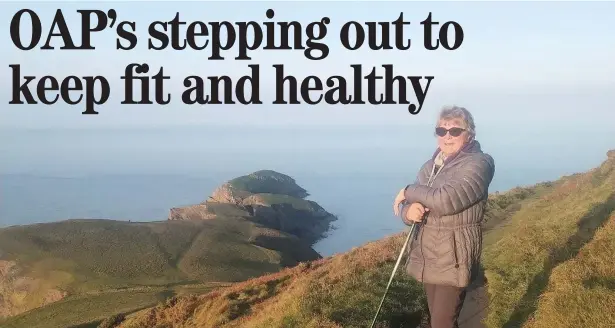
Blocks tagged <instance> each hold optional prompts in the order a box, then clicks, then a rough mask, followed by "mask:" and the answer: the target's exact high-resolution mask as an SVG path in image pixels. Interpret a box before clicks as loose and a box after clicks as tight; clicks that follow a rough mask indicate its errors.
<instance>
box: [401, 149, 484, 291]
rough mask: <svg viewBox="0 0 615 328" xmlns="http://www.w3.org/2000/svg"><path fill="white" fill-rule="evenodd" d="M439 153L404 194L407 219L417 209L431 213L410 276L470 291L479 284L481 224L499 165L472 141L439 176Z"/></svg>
mask: <svg viewBox="0 0 615 328" xmlns="http://www.w3.org/2000/svg"><path fill="white" fill-rule="evenodd" d="M438 153H439V151H438V150H436V152H435V153H434V155H433V157H432V158H431V159H430V160H428V161H427V162H425V164H423V166H422V167H421V169H420V171H419V173H418V176H417V180H416V182H415V183H414V184H410V185H408V186H407V187H406V190H405V197H406V199H405V201H404V205H403V208H402V210H401V217H402V218H405V217H406V212H407V211H408V208H409V207H410V204H412V203H421V204H423V206H425V207H427V208H429V212H428V213H427V214H426V217H425V218H424V219H423V222H422V223H420V224H419V225H418V226H417V228H418V233H417V234H416V237H415V239H414V240H413V241H412V245H411V247H409V254H408V256H409V258H408V262H407V265H406V271H407V273H408V274H410V275H411V276H412V277H414V278H415V279H417V280H418V281H421V282H424V283H430V284H439V285H448V286H455V287H467V286H468V285H469V284H470V283H471V282H472V281H473V280H474V279H475V278H477V273H478V268H479V262H480V256H481V252H482V241H483V240H482V238H483V237H482V228H481V222H482V220H483V213H484V209H485V205H486V201H487V196H488V194H489V191H488V189H489V185H490V184H491V180H492V179H493V176H494V174H495V163H494V160H493V158H492V157H491V156H490V155H489V154H486V153H483V152H482V150H481V146H480V144H479V143H478V141H476V140H473V141H471V142H469V143H467V144H466V145H465V146H464V147H463V148H462V149H461V150H460V151H459V152H458V153H457V154H454V155H451V156H449V157H448V158H447V159H446V160H445V161H444V164H443V165H442V166H441V168H440V169H439V170H438V171H437V172H434V170H433V169H434V163H435V158H436V155H437V154H438ZM434 176H435V178H434ZM430 177H431V178H432V179H433V181H430ZM404 222H406V223H407V224H409V222H408V221H406V220H404Z"/></svg>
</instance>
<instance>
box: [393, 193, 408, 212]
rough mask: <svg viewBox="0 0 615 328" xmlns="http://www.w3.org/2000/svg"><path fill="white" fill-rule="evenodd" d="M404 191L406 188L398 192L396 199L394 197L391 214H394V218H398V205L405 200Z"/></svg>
mask: <svg viewBox="0 0 615 328" xmlns="http://www.w3.org/2000/svg"><path fill="white" fill-rule="evenodd" d="M405 189H406V188H402V189H401V190H400V191H399V194H397V197H395V201H394V202H393V213H395V216H399V204H401V202H403V201H404V200H405V199H406V196H405Z"/></svg>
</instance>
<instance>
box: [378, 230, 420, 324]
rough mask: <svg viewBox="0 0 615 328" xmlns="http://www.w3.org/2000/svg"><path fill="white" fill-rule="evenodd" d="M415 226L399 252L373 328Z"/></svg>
mask: <svg viewBox="0 0 615 328" xmlns="http://www.w3.org/2000/svg"><path fill="white" fill-rule="evenodd" d="M415 226H416V223H412V225H411V226H410V232H408V236H407V237H406V241H405V242H404V246H403V247H402V248H401V252H399V256H398V257H397V263H395V267H394V268H393V273H391V278H389V283H388V284H387V288H386V289H385V290H384V295H383V296H382V300H381V301H380V305H379V306H378V310H377V311H376V315H375V316H374V320H373V321H372V325H371V326H370V327H372V328H373V327H374V324H375V323H376V319H377V318H378V314H379V313H380V309H381V308H382V304H383V303H384V299H385V297H386V296H387V293H388V291H389V287H391V282H393V277H395V272H397V267H398V266H399V263H400V262H401V259H402V257H403V256H404V253H405V252H406V247H407V246H408V241H410V238H412V235H413V233H414V227H415Z"/></svg>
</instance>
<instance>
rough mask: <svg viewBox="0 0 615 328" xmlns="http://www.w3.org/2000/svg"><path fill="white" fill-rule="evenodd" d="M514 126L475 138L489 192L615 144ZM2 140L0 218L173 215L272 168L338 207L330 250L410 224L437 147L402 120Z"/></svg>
mask: <svg viewBox="0 0 615 328" xmlns="http://www.w3.org/2000/svg"><path fill="white" fill-rule="evenodd" d="M507 129H508V130H507ZM518 129H519V127H518V126H506V125H500V126H493V127H490V128H489V127H485V128H483V129H482V130H481V134H479V135H478V136H477V139H478V140H479V142H481V145H482V147H483V150H484V151H485V152H488V153H489V154H491V155H492V156H493V157H494V159H495V162H496V175H495V178H494V180H493V182H492V184H491V186H490V192H494V191H506V190H509V189H511V188H514V187H515V186H524V185H531V184H534V183H538V182H541V181H548V180H555V179H557V178H559V177H561V176H564V175H569V174H572V173H576V172H583V171H587V170H589V169H591V168H593V167H596V166H597V165H599V164H600V163H601V162H602V161H604V159H605V158H606V151H607V150H608V149H610V148H615V146H614V145H613V140H610V139H608V138H604V130H602V131H600V130H592V129H591V128H589V129H586V130H582V131H581V130H578V131H575V130H574V129H572V131H571V129H568V130H566V129H559V130H558V129H551V130H549V131H546V130H544V128H543V127H541V126H538V125H537V126H534V127H531V126H528V127H527V129H526V130H525V131H524V132H523V133H521V132H520V131H519V130H518ZM579 129H581V128H580V127H579ZM579 135H582V136H583V137H582V138H579ZM0 140H1V141H0V153H1V154H2V156H0V227H7V226H11V225H25V224H33V223H41V222H51V221H59V220H66V219H73V218H92V219H93V218H103V219H114V220H132V221H158V220H166V219H167V216H168V214H169V210H170V208H172V207H178V206H185V205H190V204H195V203H198V202H201V201H203V200H205V199H207V197H208V196H209V195H210V194H211V193H212V192H213V191H214V189H215V188H216V187H217V186H219V185H221V184H222V183H224V182H225V181H227V180H230V179H232V178H234V177H237V176H241V175H244V174H249V173H251V172H254V171H257V170H261V169H271V170H275V171H278V172H280V173H284V174H287V175H289V176H291V177H293V178H294V179H295V180H296V182H297V183H298V184H299V185H300V186H302V187H303V188H305V189H306V190H307V191H308V192H309V194H310V195H309V196H308V197H307V198H308V199H311V200H314V201H316V202H318V203H319V204H320V205H321V206H323V207H324V208H325V209H326V210H328V211H329V212H331V213H333V214H335V215H337V216H338V220H337V221H336V222H335V223H334V228H335V229H334V230H332V231H331V232H330V233H329V235H328V236H327V238H325V239H323V240H321V241H320V242H318V243H317V244H316V245H315V247H314V248H315V249H316V250H317V251H318V252H319V253H320V254H322V255H323V256H329V255H332V254H335V253H339V252H345V251H348V250H350V249H352V248H353V247H357V246H360V245H362V244H364V243H366V242H369V241H372V240H376V239H380V238H382V237H385V236H387V235H390V234H393V233H397V232H400V231H402V230H403V229H405V226H404V225H403V223H401V221H400V219H399V218H398V217H395V216H394V214H393V208H392V204H393V199H394V197H395V195H396V194H397V193H398V192H399V190H400V189H401V188H403V187H404V186H405V185H406V184H408V183H410V182H412V181H413V180H414V178H415V175H416V172H417V170H418V168H419V167H420V166H421V164H422V163H423V162H424V161H425V160H427V159H428V158H429V157H430V156H431V155H432V153H433V151H434V150H435V147H436V140H435V137H434V135H433V132H432V127H431V126H414V127H404V126H402V125H390V126H387V125H369V126H367V125H365V126H353V125H345V126H344V125H340V126H333V125H331V126H300V125H298V126H273V125H272V126H265V125H264V126H215V125H210V126H207V125H198V126H197V125H193V126H171V127H143V128H139V127H137V128H96V129H80V128H62V129H61V128H35V129H29V128H14V129H12V128H8V129H2V130H0Z"/></svg>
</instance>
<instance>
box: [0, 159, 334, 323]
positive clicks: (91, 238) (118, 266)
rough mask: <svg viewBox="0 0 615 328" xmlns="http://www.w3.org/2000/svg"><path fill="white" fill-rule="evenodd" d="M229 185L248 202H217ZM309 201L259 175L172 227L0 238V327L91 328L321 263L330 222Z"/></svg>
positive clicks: (106, 226)
mask: <svg viewBox="0 0 615 328" xmlns="http://www.w3.org/2000/svg"><path fill="white" fill-rule="evenodd" d="M237 181H239V182H241V183H237ZM229 184H232V185H233V192H235V193H240V194H242V195H245V196H246V197H247V198H246V199H245V201H243V200H242V201H241V202H239V201H238V199H239V198H229V199H222V198H220V195H221V194H223V192H224V191H227V190H229V189H228V187H226V186H227V185H229ZM242 188H245V189H242ZM257 191H258V193H255V192H257ZM305 196H307V192H306V191H305V190H303V189H302V188H301V187H299V186H298V185H297V184H296V183H295V181H294V180H293V179H291V178H290V177H288V176H286V175H283V174H281V173H278V172H274V171H257V172H255V173H252V174H250V175H246V176H243V177H239V178H238V179H234V180H231V181H230V182H229V183H227V184H225V185H224V186H221V187H220V188H218V190H216V191H215V192H214V193H213V195H212V197H215V198H216V201H214V202H212V201H204V202H203V203H202V204H198V205H195V206H196V207H187V208H176V209H171V211H170V213H171V214H170V218H169V220H168V221H160V222H126V221H114V220H66V221H61V222H54V223H45V224H34V225H27V226H14V227H8V228H4V229H0V317H8V316H11V317H10V318H8V319H7V321H5V322H1V321H0V327H28V328H34V327H67V326H70V325H75V324H85V323H88V322H93V321H94V322H95V321H99V320H102V319H103V318H105V317H107V316H109V315H110V314H114V313H123V312H130V311H134V310H137V309H139V308H143V307H147V306H151V305H154V304H156V303H157V302H158V301H162V300H165V299H166V298H168V297H171V296H174V295H181V294H183V293H189V292H190V293H193V292H203V291H207V290H209V289H211V288H212V287H215V286H219V285H224V284H228V283H231V282H238V281H243V280H246V279H249V278H252V277H257V276H260V275H262V274H265V273H272V272H277V271H279V270H280V269H282V268H284V267H288V266H294V265H296V264H298V263H299V262H303V261H310V260H316V259H319V258H321V256H320V255H319V254H318V253H317V252H316V251H314V250H313V249H312V248H311V245H312V243H313V241H314V240H316V239H318V238H321V237H322V236H323V235H324V233H325V232H326V229H327V228H328V227H329V224H330V222H332V221H333V220H334V219H335V217H333V216H332V215H331V214H329V213H328V212H326V211H325V210H324V209H322V208H321V207H320V206H318V204H316V203H314V202H312V201H309V200H305V199H303V198H301V197H305ZM264 209H269V211H265V210H264ZM203 213H206V214H207V215H203ZM293 214H296V215H295V216H293ZM295 220H296V221H300V222H298V223H293V221H295ZM303 228H305V230H302V229H303ZM284 230H286V231H289V232H285V231H284ZM293 233H294V234H293ZM304 237H306V238H304ZM24 312H25V313H24Z"/></svg>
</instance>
